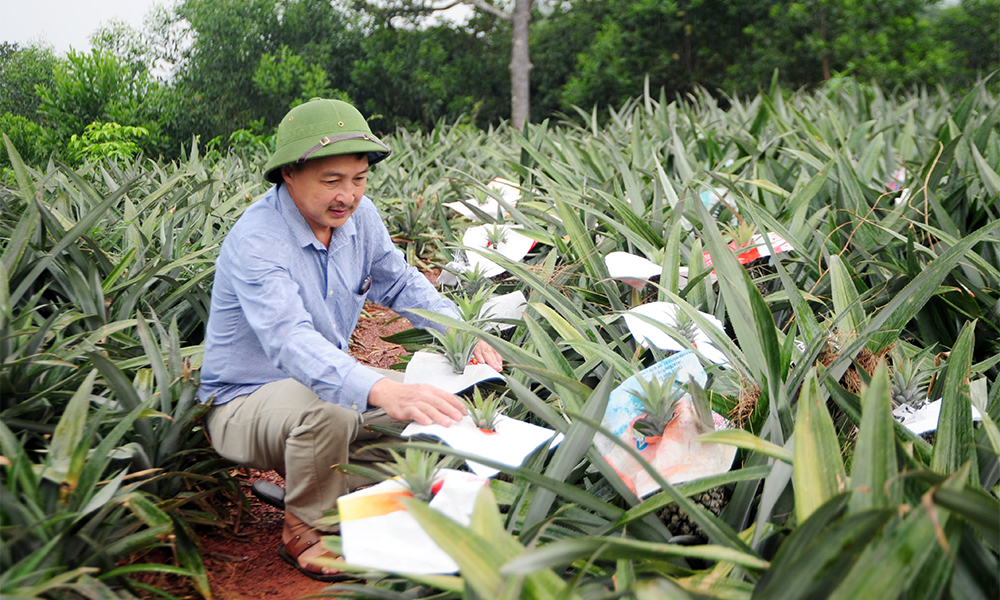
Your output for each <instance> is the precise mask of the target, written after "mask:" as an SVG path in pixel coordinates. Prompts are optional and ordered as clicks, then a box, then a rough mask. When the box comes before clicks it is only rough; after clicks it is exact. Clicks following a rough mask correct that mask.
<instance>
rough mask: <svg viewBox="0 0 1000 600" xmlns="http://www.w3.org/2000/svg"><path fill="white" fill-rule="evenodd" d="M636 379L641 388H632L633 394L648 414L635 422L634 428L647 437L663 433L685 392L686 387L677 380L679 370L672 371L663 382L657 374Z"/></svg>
mask: <svg viewBox="0 0 1000 600" xmlns="http://www.w3.org/2000/svg"><path fill="white" fill-rule="evenodd" d="M636 381H637V382H638V383H639V388H640V389H639V390H632V395H634V396H635V397H636V398H638V399H639V401H640V402H641V403H642V406H643V408H644V409H645V410H646V415H645V416H644V417H642V418H641V419H639V420H637V421H636V422H635V424H634V425H633V430H634V431H635V432H636V433H638V434H640V435H642V436H645V437H656V436H659V435H663V432H664V430H666V428H667V425H669V424H670V422H671V421H672V420H673V419H674V411H675V410H676V409H677V404H678V402H680V400H681V398H682V397H683V396H684V394H685V390H684V387H683V386H682V385H679V383H678V381H677V372H676V371H674V372H671V373H670V374H669V375H668V376H667V377H666V378H665V379H664V380H663V382H660V380H659V379H658V378H657V377H656V376H653V377H650V378H649V379H644V378H643V377H640V376H636Z"/></svg>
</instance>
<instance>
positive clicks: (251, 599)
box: [147, 303, 412, 600]
mask: <svg viewBox="0 0 1000 600" xmlns="http://www.w3.org/2000/svg"><path fill="white" fill-rule="evenodd" d="M365 311H366V312H367V313H368V315H367V316H365V315H362V318H361V321H360V322H359V323H358V327H357V329H355V332H354V335H353V336H352V338H351V354H352V355H353V356H354V357H356V358H357V359H358V360H359V361H361V362H362V363H365V364H369V365H372V366H377V367H382V368H388V367H389V366H391V365H392V364H393V363H396V362H398V359H397V358H396V357H397V356H399V355H401V354H403V348H402V347H400V346H396V345H394V344H389V343H388V342H385V341H383V340H382V339H381V338H382V336H386V335H390V334H392V333H396V332H398V331H402V330H404V329H409V328H410V327H412V326H411V325H410V322H409V321H407V320H406V319H402V318H401V319H398V320H396V321H394V322H392V323H388V321H390V320H392V319H393V318H395V317H396V316H397V315H396V313H394V312H392V311H391V310H388V309H386V308H383V307H381V306H378V305H375V304H370V303H369V304H366V305H365ZM233 474H234V475H236V476H237V477H239V478H241V479H244V480H245V485H244V486H243V492H244V494H245V495H246V496H247V498H249V500H250V504H251V506H252V511H251V515H250V517H249V518H247V516H246V515H244V516H243V519H242V520H241V522H240V523H239V525H238V527H234V528H230V529H229V530H226V531H218V530H214V529H213V530H201V531H199V534H200V535H201V543H202V548H203V552H202V559H203V561H204V563H205V568H206V570H207V572H208V579H209V583H210V584H211V586H212V592H213V594H214V596H213V597H214V598H215V600H264V599H267V600H285V599H288V600H292V599H295V598H302V597H303V596H308V595H311V594H316V593H319V592H321V591H322V590H323V589H324V588H326V587H327V585H329V584H326V583H322V582H318V581H313V580H311V579H309V578H307V577H305V576H303V575H301V574H299V573H298V571H296V570H295V569H294V568H293V567H291V566H290V565H288V564H287V563H285V562H284V561H283V560H282V559H281V557H279V556H278V545H279V544H280V542H281V527H282V521H283V514H282V511H280V510H278V509H276V508H273V507H271V506H268V505H266V504H263V503H261V502H260V501H258V500H257V498H256V497H254V496H253V495H252V494H251V493H250V484H251V483H252V482H253V481H255V480H257V479H266V480H268V481H271V482H272V483H276V484H281V485H283V484H284V482H283V481H282V479H281V477H280V476H278V474H277V473H275V472H273V471H268V472H260V471H255V470H252V469H237V470H234V471H233ZM147 581H148V582H149V583H151V584H153V585H155V586H157V587H159V588H160V589H164V590H167V591H169V592H170V593H171V594H173V595H175V596H177V597H178V598H197V597H198V596H197V594H196V593H195V592H194V590H193V589H192V588H191V586H190V584H189V583H188V582H186V581H177V580H176V579H169V578H159V579H157V580H149V579H147ZM149 597H152V596H149Z"/></svg>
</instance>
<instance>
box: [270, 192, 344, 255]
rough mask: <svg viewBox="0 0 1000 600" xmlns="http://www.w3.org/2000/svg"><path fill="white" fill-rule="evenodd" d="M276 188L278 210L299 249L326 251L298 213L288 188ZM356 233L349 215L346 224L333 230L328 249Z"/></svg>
mask: <svg viewBox="0 0 1000 600" xmlns="http://www.w3.org/2000/svg"><path fill="white" fill-rule="evenodd" d="M277 188H278V207H279V210H280V211H281V212H282V213H283V214H284V215H285V220H286V221H287V222H288V226H289V227H291V229H292V235H293V236H295V241H296V242H297V243H298V244H299V246H300V247H305V246H312V247H314V248H316V249H317V250H326V248H325V247H324V246H323V244H321V243H320V242H319V240H317V239H316V234H314V233H313V230H312V228H311V227H309V223H306V218H305V217H303V216H302V213H301V212H299V207H297V206H295V201H294V200H292V196H291V195H290V194H289V193H288V188H286V187H285V186H283V185H279V186H277ZM362 201H364V198H362ZM355 212H357V211H355ZM356 233H357V228H356V227H355V226H354V215H351V216H350V218H348V219H347V222H346V223H344V224H343V225H341V226H340V227H334V228H333V235H332V237H331V238H330V249H331V250H332V249H333V248H334V247H335V246H340V245H341V244H343V242H344V240H346V239H347V238H348V237H349V236H353V235H355V234H356Z"/></svg>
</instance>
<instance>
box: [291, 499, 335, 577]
mask: <svg viewBox="0 0 1000 600" xmlns="http://www.w3.org/2000/svg"><path fill="white" fill-rule="evenodd" d="M323 535H325V534H324V533H323V532H321V531H319V530H318V529H314V528H313V527H312V526H310V525H309V524H308V523H306V522H304V521H302V520H301V519H299V518H298V517H296V516H295V515H293V514H291V513H290V512H288V511H285V526H284V528H283V530H282V532H281V542H282V546H281V548H279V549H278V554H280V555H281V558H283V559H284V560H285V562H287V563H288V564H290V565H292V566H294V567H295V568H296V569H298V570H299V572H300V573H302V574H303V575H305V576H306V577H310V578H312V579H316V580H318V581H343V580H345V579H350V578H351V576H350V575H347V574H345V573H341V572H340V571H337V570H336V569H330V568H329V567H323V566H321V565H319V564H317V563H316V562H314V560H315V559H317V558H340V557H339V556H337V555H336V554H334V553H333V552H330V551H329V550H327V549H326V548H325V547H323V544H322V537H323Z"/></svg>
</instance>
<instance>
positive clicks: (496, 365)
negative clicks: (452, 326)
mask: <svg viewBox="0 0 1000 600" xmlns="http://www.w3.org/2000/svg"><path fill="white" fill-rule="evenodd" d="M472 356H473V358H475V359H476V362H477V363H481V364H485V365H489V366H491V367H493V369H494V370H496V371H497V372H500V371H502V370H503V358H501V357H500V353H499V352H497V351H496V350H494V349H493V346H490V345H489V344H487V343H486V340H479V343H478V344H476V349H475V350H473V351H472Z"/></svg>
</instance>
